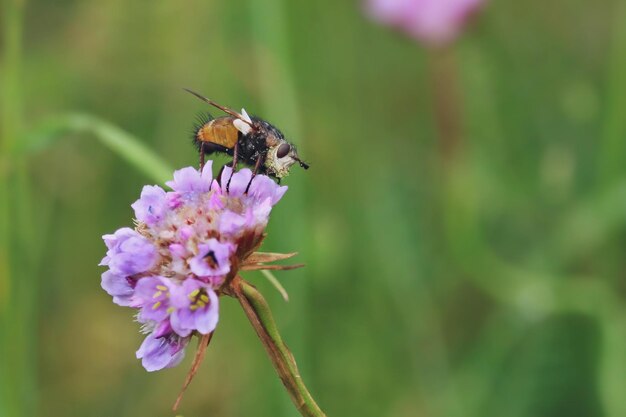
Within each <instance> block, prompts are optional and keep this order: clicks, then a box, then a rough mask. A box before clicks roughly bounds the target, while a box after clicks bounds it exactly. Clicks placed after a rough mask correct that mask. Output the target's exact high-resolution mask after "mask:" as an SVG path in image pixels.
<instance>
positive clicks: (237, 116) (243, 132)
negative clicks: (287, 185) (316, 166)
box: [185, 89, 309, 192]
mask: <svg viewBox="0 0 626 417" xmlns="http://www.w3.org/2000/svg"><path fill="white" fill-rule="evenodd" d="M185 91H187V92H189V93H191V94H193V95H194V96H196V97H198V98H199V99H200V100H202V101H205V102H207V103H209V104H210V105H212V106H213V107H216V108H218V109H220V110H222V111H223V112H224V113H226V114H227V116H221V117H217V118H213V116H211V115H210V114H207V115H206V117H204V118H203V119H202V120H201V121H200V123H199V124H198V126H196V128H195V129H194V143H195V144H196V146H197V147H198V151H199V152H200V166H201V167H202V166H204V158H205V155H210V154H212V153H216V152H217V153H225V154H227V155H230V156H232V157H233V162H232V167H233V172H235V170H236V168H237V163H238V162H239V161H241V162H243V163H244V164H246V165H249V166H252V167H254V168H253V171H252V178H251V179H250V182H249V183H248V187H247V188H246V192H247V191H248V189H249V188H250V184H251V183H252V179H253V178H254V177H255V176H256V175H257V174H266V175H269V176H270V177H273V178H276V179H277V180H278V182H279V183H280V180H281V179H282V178H284V177H286V176H287V175H289V170H290V168H291V166H292V165H294V164H295V163H296V162H297V163H299V164H300V166H301V167H302V168H304V169H309V165H308V164H307V163H305V162H303V161H302V160H301V159H300V157H299V156H298V151H297V150H296V148H295V146H294V145H292V144H291V143H289V142H287V141H286V140H285V137H284V136H283V134H282V133H281V132H280V130H278V129H277V128H276V127H274V126H272V125H271V124H270V123H268V122H266V121H265V120H263V119H260V118H258V117H254V116H252V117H250V116H249V115H248V113H246V111H245V109H241V113H237V112H236V111H234V110H231V109H229V108H228V107H224V106H222V105H220V104H217V103H215V102H214V101H213V100H210V99H208V98H206V97H203V96H201V95H200V94H198V93H195V92H193V91H191V90H188V89H185ZM231 178H232V173H231ZM229 186H230V178H229V180H228V183H227V184H226V190H227V191H228V188H229Z"/></svg>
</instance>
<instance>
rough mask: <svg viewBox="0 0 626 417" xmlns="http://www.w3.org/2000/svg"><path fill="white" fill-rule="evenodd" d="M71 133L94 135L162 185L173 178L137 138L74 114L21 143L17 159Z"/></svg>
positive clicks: (52, 121) (41, 128)
mask: <svg viewBox="0 0 626 417" xmlns="http://www.w3.org/2000/svg"><path fill="white" fill-rule="evenodd" d="M68 132H69V133H87V134H92V135H94V136H95V137H96V139H97V140H98V141H100V143H101V144H102V145H104V146H105V147H107V148H109V149H110V150H111V151H113V152H114V153H116V154H117V155H119V156H121V157H122V158H123V159H125V160H126V161H127V162H128V163H130V164H131V165H132V166H133V167H135V168H137V169H138V170H140V171H142V172H143V173H144V174H146V175H147V176H148V177H149V178H151V179H153V180H155V181H158V182H159V183H163V182H165V181H167V180H168V179H169V178H170V177H171V175H172V168H171V167H170V166H169V164H167V163H166V162H165V161H164V160H163V159H162V158H161V157H159V156H158V155H157V154H156V153H155V152H154V151H153V150H152V149H150V148H149V147H147V146H146V145H144V144H143V143H142V142H141V141H140V140H139V139H137V138H136V137H135V136H133V135H131V134H130V133H128V132H126V131H124V130H122V129H120V128H119V127H117V126H115V125H113V124H111V123H109V122H106V121H104V120H102V119H100V118H98V117H95V116H91V115H89V114H80V113H72V114H65V115H60V116H56V117H54V118H51V119H50V120H48V121H47V122H45V123H43V124H42V125H41V126H39V127H38V128H37V129H35V130H34V131H33V132H31V133H30V134H29V135H28V137H26V138H25V140H23V141H21V145H20V146H18V147H17V148H16V149H15V151H16V155H18V156H19V155H21V154H25V153H29V152H33V151H38V150H42V149H45V148H46V147H47V146H48V145H49V144H50V142H51V141H53V140H55V139H56V138H58V137H61V136H63V135H65V134H67V133H68Z"/></svg>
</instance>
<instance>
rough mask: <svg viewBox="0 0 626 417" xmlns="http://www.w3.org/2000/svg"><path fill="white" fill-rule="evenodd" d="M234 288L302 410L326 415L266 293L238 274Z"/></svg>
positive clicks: (311, 415) (306, 413) (310, 416)
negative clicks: (304, 378) (283, 335)
mask: <svg viewBox="0 0 626 417" xmlns="http://www.w3.org/2000/svg"><path fill="white" fill-rule="evenodd" d="M231 288H232V290H233V292H234V295H235V297H237V299H238V300H239V303H241V306H242V307H243V310H244V312H245V313H246V316H247V317H248V320H250V323H252V327H254V330H255V331H256V333H257V335H258V336H259V338H260V339H261V342H262V343H263V346H265V350H266V351H267V353H268V355H269V357H270V359H271V361H272V365H274V368H275V369H276V372H278V376H279V377H280V380H281V381H282V382H283V385H284V386H285V388H287V392H288V393H289V396H290V397H291V400H292V401H293V403H294V404H295V405H296V407H297V408H298V411H299V412H300V414H302V416H303V417H326V414H324V412H323V411H322V410H321V409H320V408H319V406H318V405H317V403H316V402H315V400H314V399H313V397H312V396H311V394H310V393H309V391H308V390H307V388H306V386H305V385H304V382H303V381H302V378H301V377H300V373H299V371H298V367H297V366H296V361H295V359H294V358H293V355H292V354H291V352H290V351H289V348H287V345H286V344H285V342H283V340H282V338H281V337H280V333H279V332H278V328H277V327H276V322H275V321H274V317H273V316H272V312H271V310H270V307H269V305H268V304H267V301H265V298H263V295H261V293H260V292H259V291H258V290H257V289H256V288H255V287H254V286H252V285H251V284H250V283H248V282H246V281H245V280H244V279H242V278H241V277H239V276H237V277H235V279H234V280H233V282H232V284H231Z"/></svg>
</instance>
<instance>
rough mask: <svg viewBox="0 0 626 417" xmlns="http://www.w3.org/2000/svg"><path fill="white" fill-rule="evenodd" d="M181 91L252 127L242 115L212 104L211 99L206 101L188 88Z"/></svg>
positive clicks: (214, 103)
mask: <svg viewBox="0 0 626 417" xmlns="http://www.w3.org/2000/svg"><path fill="white" fill-rule="evenodd" d="M183 90H185V91H186V92H188V93H191V94H193V95H194V96H196V97H198V98H199V99H200V100H202V101H204V102H207V103H209V104H210V105H211V106H213V107H216V108H218V109H220V110H221V111H223V112H224V113H226V114H230V115H231V116H233V117H236V118H237V119H239V120H241V121H243V122H244V123H246V124H248V125H249V126H250V127H254V126H252V123H250V122H249V121H248V119H249V118H246V117H244V116H243V115H241V114H240V113H237V112H236V111H234V110H231V109H229V108H228V107H225V106H222V105H221V104H217V103H216V102H214V101H213V100H211V99H208V98H206V97H203V96H201V95H200V94H198V93H196V92H195V91H191V90H190V89H188V88H183Z"/></svg>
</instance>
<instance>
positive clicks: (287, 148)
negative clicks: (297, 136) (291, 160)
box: [276, 143, 291, 158]
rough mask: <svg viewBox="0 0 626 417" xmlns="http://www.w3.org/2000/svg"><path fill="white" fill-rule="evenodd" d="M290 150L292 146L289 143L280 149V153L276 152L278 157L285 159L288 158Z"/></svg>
mask: <svg viewBox="0 0 626 417" xmlns="http://www.w3.org/2000/svg"><path fill="white" fill-rule="evenodd" d="M290 150H291V146H290V145H289V144H288V143H283V144H282V145H280V146H279V147H278V151H276V156H277V157H278V158H284V157H285V156H287V154H288V153H289V151H290Z"/></svg>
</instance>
